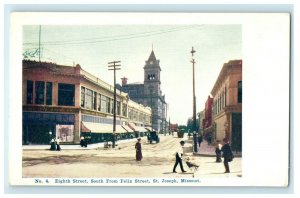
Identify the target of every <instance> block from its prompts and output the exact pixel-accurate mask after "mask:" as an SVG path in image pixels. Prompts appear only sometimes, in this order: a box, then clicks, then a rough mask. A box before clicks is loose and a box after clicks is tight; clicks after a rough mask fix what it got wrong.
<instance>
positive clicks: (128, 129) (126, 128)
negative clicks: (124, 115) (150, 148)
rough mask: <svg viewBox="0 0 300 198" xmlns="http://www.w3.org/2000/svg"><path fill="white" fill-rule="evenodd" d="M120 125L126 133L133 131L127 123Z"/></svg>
mask: <svg viewBox="0 0 300 198" xmlns="http://www.w3.org/2000/svg"><path fill="white" fill-rule="evenodd" d="M122 127H123V128H124V129H125V130H126V131H127V132H128V133H132V132H134V131H133V130H132V129H131V128H130V127H129V126H128V125H122Z"/></svg>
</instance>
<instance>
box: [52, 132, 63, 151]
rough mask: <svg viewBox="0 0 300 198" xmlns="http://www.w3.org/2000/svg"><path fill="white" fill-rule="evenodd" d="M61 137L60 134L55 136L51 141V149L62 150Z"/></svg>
mask: <svg viewBox="0 0 300 198" xmlns="http://www.w3.org/2000/svg"><path fill="white" fill-rule="evenodd" d="M60 150H61V148H60V139H59V136H58V137H57V138H56V137H55V136H54V137H53V138H52V139H51V141H50V151H60Z"/></svg>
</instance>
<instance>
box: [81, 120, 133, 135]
mask: <svg viewBox="0 0 300 198" xmlns="http://www.w3.org/2000/svg"><path fill="white" fill-rule="evenodd" d="M81 132H92V133H113V125H112V124H102V123H93V122H82V123H81ZM116 133H127V131H126V130H125V129H124V128H123V127H122V126H121V125H116Z"/></svg>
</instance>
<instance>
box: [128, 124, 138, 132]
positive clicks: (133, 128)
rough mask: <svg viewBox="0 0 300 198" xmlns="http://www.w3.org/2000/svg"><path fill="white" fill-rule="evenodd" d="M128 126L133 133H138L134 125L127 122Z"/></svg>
mask: <svg viewBox="0 0 300 198" xmlns="http://www.w3.org/2000/svg"><path fill="white" fill-rule="evenodd" d="M128 126H129V127H130V128H131V129H132V130H133V131H138V130H137V126H136V125H135V124H134V123H132V122H129V123H128Z"/></svg>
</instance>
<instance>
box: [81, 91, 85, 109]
mask: <svg viewBox="0 0 300 198" xmlns="http://www.w3.org/2000/svg"><path fill="white" fill-rule="evenodd" d="M84 106H85V88H84V87H81V107H84Z"/></svg>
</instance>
